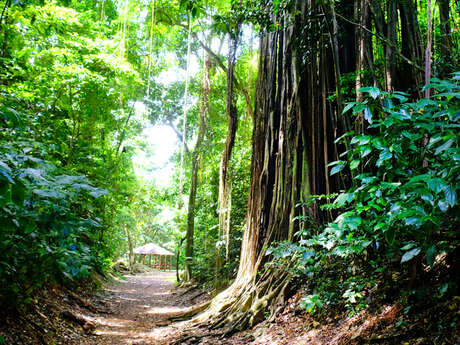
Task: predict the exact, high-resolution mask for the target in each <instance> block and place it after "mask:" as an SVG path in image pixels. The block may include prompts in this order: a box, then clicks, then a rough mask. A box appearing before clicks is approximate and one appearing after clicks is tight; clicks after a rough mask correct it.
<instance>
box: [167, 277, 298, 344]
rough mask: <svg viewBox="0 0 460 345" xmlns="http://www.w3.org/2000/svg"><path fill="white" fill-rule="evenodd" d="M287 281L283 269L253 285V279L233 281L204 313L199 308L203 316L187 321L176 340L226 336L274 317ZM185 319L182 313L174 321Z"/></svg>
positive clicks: (254, 280)
mask: <svg viewBox="0 0 460 345" xmlns="http://www.w3.org/2000/svg"><path fill="white" fill-rule="evenodd" d="M290 281H291V277H290V274H289V273H288V272H287V271H286V270H284V269H279V271H278V272H277V274H274V273H273V272H271V271H269V270H266V271H265V272H264V274H262V276H261V277H259V278H258V279H257V282H256V279H255V277H253V279H250V280H246V281H243V280H241V279H240V280H238V279H237V280H236V281H235V282H234V283H233V285H231V286H230V287H229V288H228V289H227V290H224V291H223V292H221V293H220V294H219V295H217V296H216V297H215V298H214V299H213V300H212V301H211V302H210V303H208V306H209V307H208V308H207V309H206V310H204V308H203V309H202V310H204V312H203V313H201V314H199V315H197V316H196V317H195V318H193V319H192V320H191V321H190V323H189V329H188V330H187V332H186V333H184V334H183V335H182V336H181V338H180V341H185V340H186V339H188V340H190V339H193V338H197V339H200V338H202V337H204V336H219V335H223V336H229V335H231V334H233V333H235V332H238V331H241V330H244V329H246V328H248V327H253V326H254V325H256V324H258V323H259V322H261V321H263V320H264V319H266V314H268V316H269V317H274V315H275V314H276V312H277V311H278V310H279V308H280V307H281V306H282V305H283V304H284V302H285V300H286V299H287V298H288V297H289V296H286V293H287V291H288V289H287V287H288V286H289V283H290ZM200 307H201V306H200ZM187 314H188V313H187ZM185 319H186V317H185V315H184V314H183V315H181V316H180V317H179V318H175V320H185ZM202 328H205V329H207V332H204V333H203V334H202V331H200V329H202ZM209 331H211V332H209ZM179 343H180V342H179Z"/></svg>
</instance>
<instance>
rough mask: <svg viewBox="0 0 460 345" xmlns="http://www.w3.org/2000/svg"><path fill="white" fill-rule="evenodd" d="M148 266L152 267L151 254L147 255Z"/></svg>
mask: <svg viewBox="0 0 460 345" xmlns="http://www.w3.org/2000/svg"><path fill="white" fill-rule="evenodd" d="M149 266H150V267H152V254H150V255H149Z"/></svg>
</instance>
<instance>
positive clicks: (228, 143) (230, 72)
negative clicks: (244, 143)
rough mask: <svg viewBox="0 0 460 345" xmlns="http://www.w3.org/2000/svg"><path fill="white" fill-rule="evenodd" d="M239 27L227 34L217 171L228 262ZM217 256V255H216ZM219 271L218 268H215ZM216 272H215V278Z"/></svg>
mask: <svg viewBox="0 0 460 345" xmlns="http://www.w3.org/2000/svg"><path fill="white" fill-rule="evenodd" d="M239 27H240V24H237V27H236V29H235V31H234V32H230V34H229V36H230V37H229V52H228V60H227V61H228V67H227V97H226V105H227V106H226V113H227V121H228V122H227V138H226V140H225V148H224V152H223V153H222V159H221V162H220V170H219V233H221V234H223V240H224V242H225V260H226V261H228V260H229V251H228V249H229V242H230V225H231V224H230V214H231V202H232V201H231V200H232V189H231V176H229V168H230V160H231V156H232V151H233V146H234V145H235V136H236V130H237V129H238V110H237V107H236V99H235V92H234V80H235V77H234V72H235V60H236V50H237V48H238V41H239V35H240V33H239V31H240V30H239ZM217 256H219V253H218V254H217ZM217 269H219V266H218V267H217ZM217 275H218V272H216V276H217Z"/></svg>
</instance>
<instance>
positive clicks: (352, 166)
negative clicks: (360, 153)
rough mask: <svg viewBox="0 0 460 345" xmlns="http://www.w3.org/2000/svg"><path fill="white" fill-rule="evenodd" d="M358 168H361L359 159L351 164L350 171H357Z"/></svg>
mask: <svg viewBox="0 0 460 345" xmlns="http://www.w3.org/2000/svg"><path fill="white" fill-rule="evenodd" d="M357 167H359V159H354V160H352V161H351V163H350V169H351V170H355V169H356V168H357Z"/></svg>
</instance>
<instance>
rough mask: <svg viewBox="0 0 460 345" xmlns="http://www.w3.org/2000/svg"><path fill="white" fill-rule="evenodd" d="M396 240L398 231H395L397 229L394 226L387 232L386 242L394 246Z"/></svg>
mask: <svg viewBox="0 0 460 345" xmlns="http://www.w3.org/2000/svg"><path fill="white" fill-rule="evenodd" d="M395 238H396V231H395V228H394V227H393V226H392V227H390V228H388V230H387V231H385V241H387V243H388V244H389V245H392V244H393V243H394V241H395Z"/></svg>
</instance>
